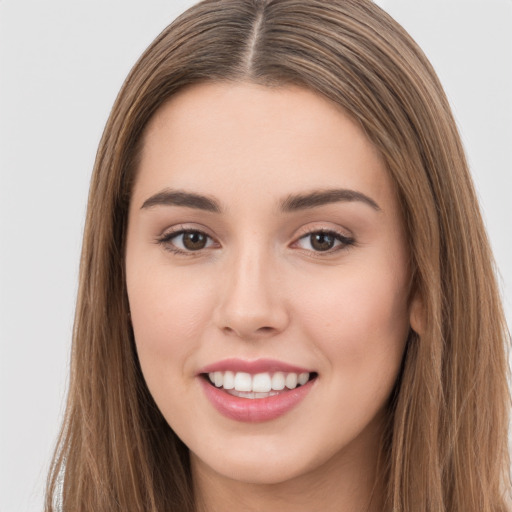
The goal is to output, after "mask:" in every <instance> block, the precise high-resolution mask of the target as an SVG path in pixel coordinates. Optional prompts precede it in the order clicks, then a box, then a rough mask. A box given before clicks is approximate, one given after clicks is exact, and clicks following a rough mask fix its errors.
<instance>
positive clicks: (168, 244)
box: [156, 229, 356, 257]
mask: <svg viewBox="0 0 512 512" xmlns="http://www.w3.org/2000/svg"><path fill="white" fill-rule="evenodd" d="M185 234H196V235H202V236H204V237H206V238H207V239H208V240H209V241H212V240H213V238H212V237H211V236H210V235H208V234H207V233H205V232H204V231H201V230H200V229H179V230H177V231H172V232H167V233H165V234H164V235H162V236H161V237H159V238H157V240H156V242H157V243H158V244H159V245H161V246H162V247H163V248H164V249H165V250H166V251H169V252H172V253H173V254H177V255H184V256H192V257H193V256H198V255H200V254H201V253H202V251H204V250H207V249H210V248H211V247H204V248H200V249H197V250H183V249H181V248H179V247H176V245H175V244H174V243H173V242H172V240H173V239H175V238H178V237H179V236H183V235H185ZM313 235H323V236H332V237H333V238H334V240H335V242H339V243H338V244H337V245H334V247H332V248H330V249H327V250H325V251H321V250H320V251H315V250H313V249H302V250H304V251H307V252H309V253H313V254H315V256H321V255H323V254H326V255H327V254H333V253H336V252H338V251H341V250H346V249H348V248H349V247H351V246H353V245H355V243H356V242H355V240H354V238H352V237H348V236H345V235H343V234H341V233H339V232H338V231H334V230H330V229H312V230H310V231H307V232H306V233H304V234H303V235H301V236H300V237H299V238H298V239H297V240H296V241H295V242H294V243H293V244H292V245H296V244H298V243H299V242H300V241H301V240H304V239H307V238H308V237H312V236H313ZM208 240H207V242H206V243H208ZM214 243H215V242H214Z"/></svg>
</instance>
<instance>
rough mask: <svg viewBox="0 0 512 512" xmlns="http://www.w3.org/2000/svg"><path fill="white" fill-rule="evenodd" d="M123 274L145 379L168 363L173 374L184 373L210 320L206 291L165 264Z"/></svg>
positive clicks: (158, 371) (210, 297)
mask: <svg viewBox="0 0 512 512" xmlns="http://www.w3.org/2000/svg"><path fill="white" fill-rule="evenodd" d="M127 274H128V279H127V288H128V297H129V303H130V311H131V318H132V325H133V330H134V335H135V343H136V346H137V352H138V355H139V359H140V362H141V366H142V369H143V372H144V374H145V377H146V380H148V381H149V380H152V379H153V377H155V376H156V374H158V373H160V372H164V371H165V369H166V367H167V368H169V366H172V367H173V369H174V370H176V368H177V369H178V370H179V371H178V372H177V373H176V374H177V375H182V374H184V373H186V372H187V366H186V363H187V361H188V360H189V355H190V354H192V353H193V351H194V350H195V349H197V345H198V344H199V342H200V340H201V335H200V333H201V332H203V331H204V329H205V326H206V325H208V323H209V322H210V319H211V310H212V307H213V304H214V301H213V299H212V296H211V293H210V291H209V290H208V289H207V288H205V287H204V286H203V287H201V286H198V283H191V282H190V276H189V275H188V274H187V273H184V272H171V271H170V270H169V268H165V267H164V268H162V267H160V268H159V267H154V268H146V269H145V271H144V272H137V273H130V272H129V269H128V271H127ZM185 276H188V277H189V278H188V279H187V278H186V277H185ZM203 283H204V281H203ZM166 378H169V376H166ZM148 384H149V382H148Z"/></svg>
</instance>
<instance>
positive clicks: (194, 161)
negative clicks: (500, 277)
mask: <svg viewBox="0 0 512 512" xmlns="http://www.w3.org/2000/svg"><path fill="white" fill-rule="evenodd" d="M126 276H127V287H128V296H129V302H130V309H131V318H132V322H133V329H134V334H135V341H136V346H137V351H138V355H139V358H140V364H141V367H142V371H143V374H144V377H145V379H146V382H147V385H148V387H149V390H150V392H151V394H152V395H153V397H154V399H155V401H156V403H157V405H158V407H159V408H160V410H161V412H162V414H163V415H164V417H165V418H166V420H167V421H168V423H169V425H170V426H171V427H172V428H173V429H174V431H175V432H176V433H177V435H178V436H179V437H180V438H181V439H182V440H183V441H184V443H185V444H186V445H187V446H188V447H189V449H190V451H191V458H192V463H193V467H194V468H195V469H196V470H200V471H203V472H204V473H209V474H211V475H217V476H221V477H223V478H228V479H235V480H238V481H245V482H257V483H277V482H284V481H287V480H290V479H292V478H294V477H298V476H300V475H305V474H307V473H311V472H313V473H314V472H315V471H322V468H324V469H325V468H329V467H333V464H334V465H338V463H339V464H344V465H345V467H347V468H354V470H355V466H357V465H360V464H373V463H374V462H375V456H376V447H377V445H378V441H379V439H378V436H379V434H380V432H381V423H382V419H383V417H384V411H385V407H386V402H387V399H388V397H389V395H390V392H391V390H392V388H393V385H394V383H395V381H396V378H397V374H398V371H399V367H400V363H401V360H402V355H403V352H404V346H405V342H406V338H407V335H408V332H409V327H410V306H411V305H410V304H409V302H408V295H409V282H410V273H409V265H408V252H407V249H406V240H405V238H404V230H403V226H402V220H401V216H400V211H399V205H398V201H397V198H396V194H395V190H394V187H393V184H392V182H391V180H390V178H389V176H388V173H387V172H386V169H385V165H384V162H383V160H382V158H381V157H380V156H379V153H378V152H377V151H376V150H375V149H374V147H373V146H372V144H371V143H370V142H369V140H368V139H367V137H366V136H365V135H364V133H363V131H362V130H361V128H360V127H359V126H358V124H357V123H355V122H354V121H353V120H352V119H351V118H349V117H347V115H345V114H344V112H343V111H342V110H341V109H340V108H339V107H336V106H334V105H333V104H332V103H330V102H328V101H327V100H326V99H324V98H322V97H321V96H319V95H316V94H314V93H312V92H309V91H307V90H304V89H301V88H298V87H283V88H266V87H263V86H258V85H251V84H246V83H238V84H213V83H208V84H202V85H196V86H194V87H192V88H189V89H187V90H185V91H183V92H181V93H180V94H178V95H176V96H174V97H173V98H172V99H171V100H170V101H169V102H168V103H166V104H165V105H164V106H162V107H161V108H160V110H159V111H158V112H157V113H156V115H155V116H154V117H153V119H152V120H151V122H150V123H149V125H148V127H147V129H146V131H145V137H144V145H143V151H142V155H141V161H140V167H139V170H138V176H137V180H136V183H135V187H134V191H133V197H132V201H131V205H130V213H129V225H128V239H127V249H126ZM211 380H213V381H214V382H211ZM297 381H298V383H299V385H298V386H297V387H295V386H296V384H297Z"/></svg>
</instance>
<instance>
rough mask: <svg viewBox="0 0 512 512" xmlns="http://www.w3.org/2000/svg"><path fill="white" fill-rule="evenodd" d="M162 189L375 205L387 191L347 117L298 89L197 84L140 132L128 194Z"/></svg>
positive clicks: (385, 179)
mask: <svg viewBox="0 0 512 512" xmlns="http://www.w3.org/2000/svg"><path fill="white" fill-rule="evenodd" d="M166 187H173V188H183V189H193V190H194V191H197V192H199V193H209V194H211V193H213V194H218V195H220V196H221V199H224V197H222V196H225V198H226V199H227V198H231V199H232V198H234V197H243V198H244V200H245V201H248V200H249V199H250V197H251V196H256V195H258V194H259V195H261V194H263V193H264V194H265V195H266V196H268V195H272V194H277V195H283V194H289V193H300V192H302V191H303V190H304V189H311V188H315V189H322V188H324V189H327V188H332V187H344V188H350V189H364V190H362V191H365V193H370V194H372V195H373V196H375V199H376V200H377V201H379V200H380V201H383V200H384V199H385V197H384V196H386V195H389V194H390V193H391V192H392V189H393V185H392V183H391V180H390V177H389V175H388V173H387V171H386V169H385V164H384V161H383V159H382V157H381V155H380V153H379V152H378V150H377V149H376V148H375V147H374V146H373V144H372V143H371V142H370V141H369V139H368V138H367V137H366V135H365V133H364V132H363V130H362V129H361V127H360V126H359V124H358V123H357V121H355V120H354V119H353V118H352V117H350V116H349V115H347V114H346V113H345V111H344V110H343V109H342V108H341V107H340V106H338V105H336V104H334V103H333V102H331V101H329V100H327V99H326V98H324V97H323V96H321V95H319V94H316V93H314V92H312V91H310V90H307V89H305V88H301V87H298V86H283V87H272V88H271V87H266V86H261V85H256V84H251V83H203V84H198V85H194V86H192V87H189V88H186V89H184V90H183V91H181V92H179V93H178V94H176V95H175V96H173V97H172V98H171V99H170V100H169V101H167V102H166V103H165V104H164V105H162V106H161V107H160V109H159V110H158V111H157V112H156V113H155V115H154V116H153V118H152V119H151V120H150V122H149V124H148V126H147V127H146V130H145V132H144V138H143V145H142V153H141V159H140V166H139V169H138V177H137V180H136V187H135V191H134V195H135V197H136V196H139V195H140V198H137V197H136V199H138V200H143V197H144V196H145V195H146V196H147V195H149V194H151V193H155V192H156V191H157V190H158V189H163V188H166Z"/></svg>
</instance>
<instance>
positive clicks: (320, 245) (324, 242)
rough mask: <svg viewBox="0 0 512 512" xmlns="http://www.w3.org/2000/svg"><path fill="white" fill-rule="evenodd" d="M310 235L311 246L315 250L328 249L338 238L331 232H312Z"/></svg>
mask: <svg viewBox="0 0 512 512" xmlns="http://www.w3.org/2000/svg"><path fill="white" fill-rule="evenodd" d="M309 236H310V243H311V247H312V248H313V249H314V250H315V251H328V250H329V249H332V248H333V247H334V244H335V242H336V238H335V237H334V236H333V235H332V234H331V233H321V232H320V233H312V234H311V235H309Z"/></svg>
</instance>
